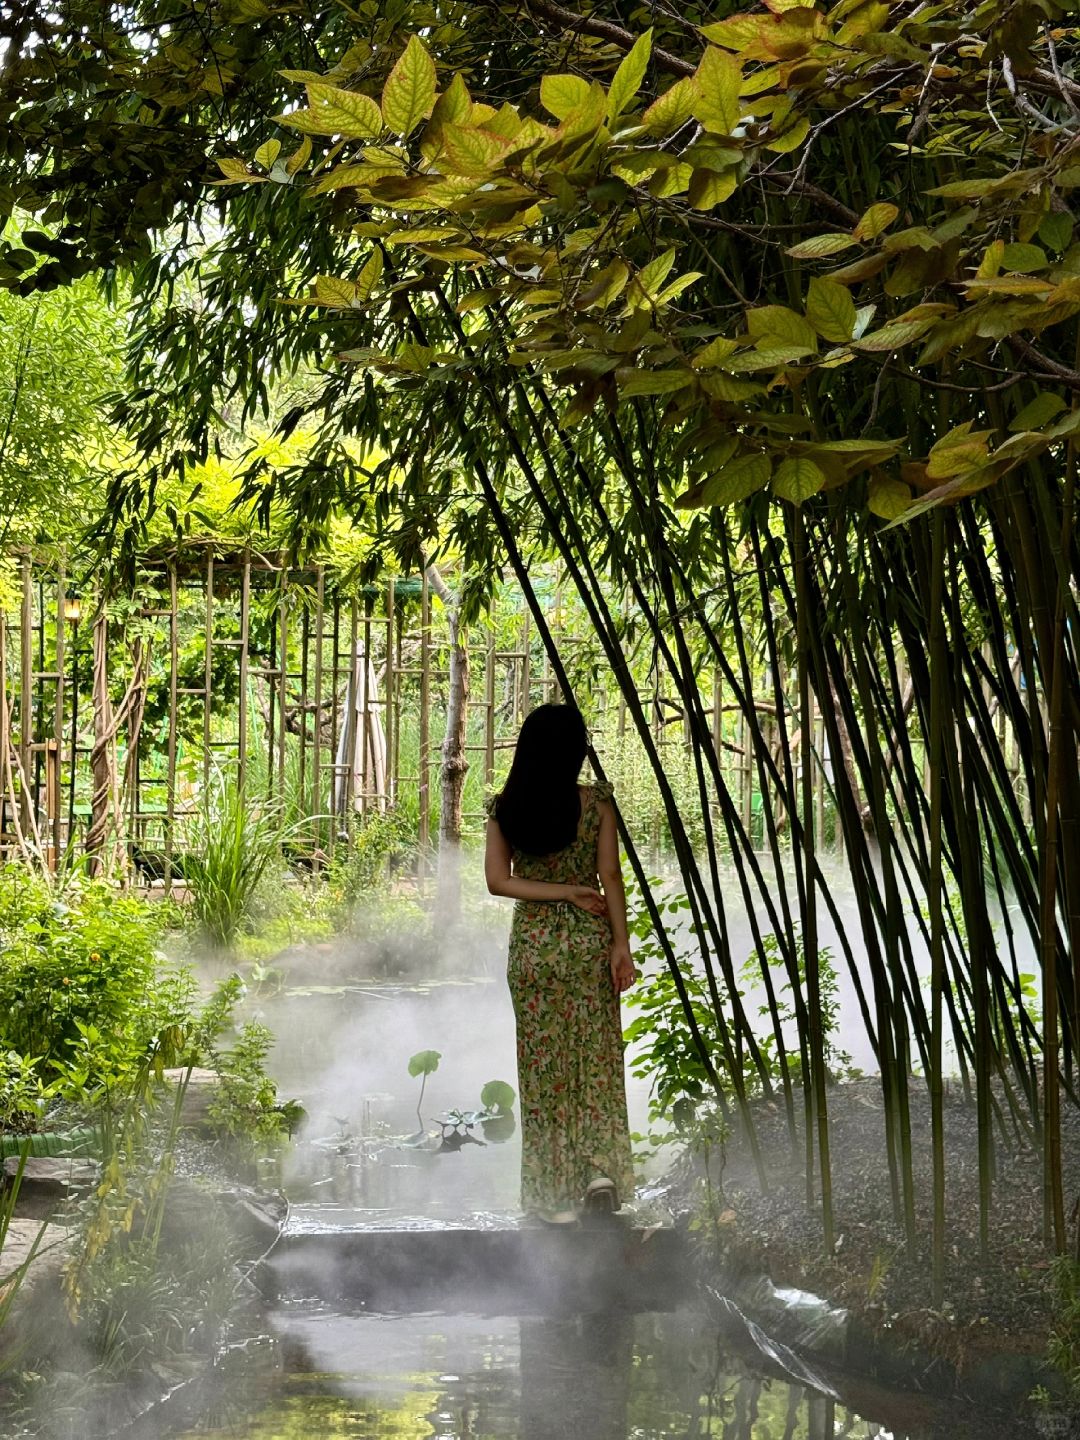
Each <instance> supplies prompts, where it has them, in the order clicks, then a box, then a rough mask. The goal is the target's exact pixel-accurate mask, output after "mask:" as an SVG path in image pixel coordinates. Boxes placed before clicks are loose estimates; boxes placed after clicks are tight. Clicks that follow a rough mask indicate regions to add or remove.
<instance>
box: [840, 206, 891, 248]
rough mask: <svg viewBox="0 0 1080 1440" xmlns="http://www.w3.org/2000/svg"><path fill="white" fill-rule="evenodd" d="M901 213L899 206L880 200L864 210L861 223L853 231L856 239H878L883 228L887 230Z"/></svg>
mask: <svg viewBox="0 0 1080 1440" xmlns="http://www.w3.org/2000/svg"><path fill="white" fill-rule="evenodd" d="M899 214H900V210H899V207H898V206H896V205H890V204H889V203H888V201H879V202H878V204H876V205H871V206H870V208H869V210H866V211H864V212H863V214H862V216H861V218H860V220H859V223H858V224H857V225H856V226H855V229H854V230H853V231H852V232H851V233H852V235H853V237H854V238H855V239H856V240H876V239H877V237H878V236H879V235H880V234H881V233H882V231H883V230H887V229H888V228H889V226H890V225H891V224H892V223H893V221H894V220H895V219H896V217H897V216H898V215H899Z"/></svg>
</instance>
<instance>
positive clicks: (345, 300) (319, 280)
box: [315, 275, 359, 309]
mask: <svg viewBox="0 0 1080 1440" xmlns="http://www.w3.org/2000/svg"><path fill="white" fill-rule="evenodd" d="M358 299H359V296H358V294H357V289H356V285H355V283H354V282H353V281H352V280H340V279H338V278H337V277H336V276H334V275H316V276H315V300H316V302H317V303H318V304H320V305H328V306H331V307H332V308H334V309H342V308H351V307H352V306H353V305H354V304H355V303H356V301H357V300H358Z"/></svg>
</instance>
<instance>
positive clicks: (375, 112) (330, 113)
mask: <svg viewBox="0 0 1080 1440" xmlns="http://www.w3.org/2000/svg"><path fill="white" fill-rule="evenodd" d="M307 92H308V104H309V106H310V109H308V110H306V111H303V110H302V111H299V112H298V113H297V114H294V115H285V116H282V117H280V118H281V119H282V121H283V123H284V124H286V125H291V126H292V127H293V129H296V130H302V131H303V132H304V133H305V134H307V135H344V136H345V137H346V138H347V139H349V140H374V139H376V138H377V137H378V136H379V135H381V133H382V115H381V114H380V113H379V107H378V105H376V103H375V101H374V100H372V98H371V96H370V95H361V94H360V92H359V91H358V90H339V89H338V87H337V86H336V85H309V86H308V87H307ZM301 116H305V117H307V118H306V119H305V123H303V124H298V123H297V122H298V121H299V120H300V118H301Z"/></svg>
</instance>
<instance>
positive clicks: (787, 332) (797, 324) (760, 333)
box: [746, 305, 817, 350]
mask: <svg viewBox="0 0 1080 1440" xmlns="http://www.w3.org/2000/svg"><path fill="white" fill-rule="evenodd" d="M746 328H747V330H748V331H749V333H750V334H751V335H752V336H753V337H754V340H755V342H756V343H757V346H758V348H759V349H762V348H764V344H763V342H766V341H767V340H768V339H770V338H771V339H773V340H781V341H783V342H784V343H785V344H789V345H800V346H803V347H805V348H806V349H808V350H816V349H817V336H816V335H815V333H814V330H813V327H812V326H811V325H810V324H809V323H808V322H807V321H806V320H804V319H803V317H802V316H801V315H796V313H795V311H794V310H789V309H788V308H787V306H786V305H759V306H757V307H756V308H755V309H753V310H748V311H747V312H746Z"/></svg>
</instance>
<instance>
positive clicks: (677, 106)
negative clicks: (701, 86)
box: [641, 76, 697, 135]
mask: <svg viewBox="0 0 1080 1440" xmlns="http://www.w3.org/2000/svg"><path fill="white" fill-rule="evenodd" d="M696 100H697V86H696V85H695V84H694V81H693V79H692V78H690V77H689V76H687V77H686V78H685V79H683V80H676V82H675V84H674V85H672V86H671V88H670V89H669V90H665V91H664V93H663V95H661V96H660V98H659V99H658V100H654V101H653V103H652V104H651V105H650V106H649V108H648V109H647V110H646V111H645V114H644V115H643V116H642V117H641V122H642V124H643V125H644V126H645V127H646V128H647V129H649V130H651V131H652V132H653V133H654V134H657V135H663V134H665V133H667V132H669V131H671V130H678V129H679V128H680V127H681V126H683V125H685V124H686V122H687V121H688V120H690V119H692V118H693V114H694V105H695V102H696Z"/></svg>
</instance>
